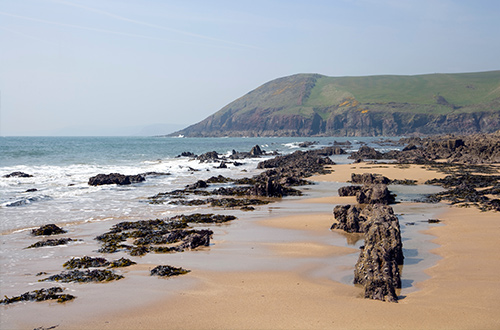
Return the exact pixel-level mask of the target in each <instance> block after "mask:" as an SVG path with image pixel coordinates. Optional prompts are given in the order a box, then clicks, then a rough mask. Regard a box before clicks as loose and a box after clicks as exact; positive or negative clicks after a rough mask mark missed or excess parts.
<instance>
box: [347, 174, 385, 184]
mask: <svg viewBox="0 0 500 330" xmlns="http://www.w3.org/2000/svg"><path fill="white" fill-rule="evenodd" d="M351 182H352V183H354V184H389V183H390V182H391V180H389V178H387V177H385V176H383V175H380V174H373V173H362V174H356V173H352V174H351Z"/></svg>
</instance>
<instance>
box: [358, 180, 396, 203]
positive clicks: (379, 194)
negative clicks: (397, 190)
mask: <svg viewBox="0 0 500 330" xmlns="http://www.w3.org/2000/svg"><path fill="white" fill-rule="evenodd" d="M356 200H357V202H358V203H359V204H378V203H380V204H392V203H394V202H395V198H394V195H392V194H391V193H390V191H389V189H387V186H386V185H383V184H374V185H366V186H363V187H362V188H361V189H360V191H358V192H357V193H356Z"/></svg>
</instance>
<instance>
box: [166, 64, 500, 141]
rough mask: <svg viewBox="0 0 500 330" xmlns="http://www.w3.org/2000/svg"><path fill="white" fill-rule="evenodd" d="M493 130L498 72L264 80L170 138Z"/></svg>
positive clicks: (497, 121)
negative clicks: (179, 135)
mask: <svg viewBox="0 0 500 330" xmlns="http://www.w3.org/2000/svg"><path fill="white" fill-rule="evenodd" d="M499 129H500V71H491V72H482V73H466V74H433V75H422V76H371V77H343V78H334V77H326V76H322V75H318V74H299V75H294V76H289V77H284V78H279V79H276V80H273V81H271V82H268V83H266V84H264V85H262V86H260V87H259V88H257V89H255V90H253V91H251V92H250V93H248V94H246V95H244V96H243V97H241V98H239V99H237V100H235V101H234V102H232V103H230V104H228V105H227V106H226V107H224V108H222V109H221V110H220V111H218V112H216V113H215V114H213V115H211V116H209V117H208V118H206V119H205V120H203V121H201V122H199V123H197V124H194V125H192V126H189V127H187V128H186V129H184V130H181V131H178V132H175V133H173V134H172V135H178V134H182V135H185V136H200V137H205V136H207V137H208V136H379V135H384V136H396V135H407V134H447V133H479V132H482V133H490V132H494V131H496V130H499Z"/></svg>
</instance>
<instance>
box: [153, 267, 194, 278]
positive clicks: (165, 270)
mask: <svg viewBox="0 0 500 330" xmlns="http://www.w3.org/2000/svg"><path fill="white" fill-rule="evenodd" d="M189 272H190V270H187V269H184V268H181V267H172V266H168V265H160V266H156V267H155V268H153V269H151V272H150V274H151V276H161V277H171V276H178V275H184V274H187V273H189Z"/></svg>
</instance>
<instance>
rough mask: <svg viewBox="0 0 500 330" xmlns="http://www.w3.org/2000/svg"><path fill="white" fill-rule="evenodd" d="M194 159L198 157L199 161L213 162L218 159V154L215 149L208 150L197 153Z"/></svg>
mask: <svg viewBox="0 0 500 330" xmlns="http://www.w3.org/2000/svg"><path fill="white" fill-rule="evenodd" d="M196 159H198V160H199V161H200V163H205V162H215V161H218V160H219V154H218V153H217V152H216V151H209V152H206V153H204V154H202V155H199V156H198V157H196Z"/></svg>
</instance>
